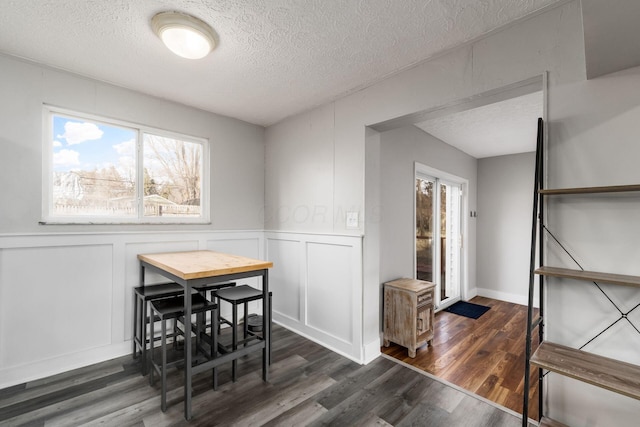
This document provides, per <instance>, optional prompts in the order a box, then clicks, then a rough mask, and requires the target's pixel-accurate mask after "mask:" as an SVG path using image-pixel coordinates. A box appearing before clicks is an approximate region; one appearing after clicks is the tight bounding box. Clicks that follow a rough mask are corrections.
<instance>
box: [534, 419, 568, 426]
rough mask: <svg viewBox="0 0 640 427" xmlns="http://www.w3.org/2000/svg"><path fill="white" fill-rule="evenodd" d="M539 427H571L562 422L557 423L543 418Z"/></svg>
mask: <svg viewBox="0 0 640 427" xmlns="http://www.w3.org/2000/svg"><path fill="white" fill-rule="evenodd" d="M539 426H540V427H569V426H567V425H566V424H562V423H561V422H560V421H556V420H553V419H551V418H547V417H542V419H540V424H539Z"/></svg>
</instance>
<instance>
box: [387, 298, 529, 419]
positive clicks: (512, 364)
mask: <svg viewBox="0 0 640 427" xmlns="http://www.w3.org/2000/svg"><path fill="white" fill-rule="evenodd" d="M470 302H473V303H476V304H481V305H486V306H489V307H491V309H490V310H489V311H487V312H486V313H485V314H483V315H482V316H481V317H480V318H478V319H469V318H466V317H463V316H458V315H456V314H452V313H449V312H446V311H440V312H438V313H437V314H436V320H435V337H434V339H433V346H432V347H428V346H423V347H422V348H420V349H418V351H417V354H416V357H415V359H412V358H410V357H409V356H408V355H407V350H406V349H405V348H404V347H401V346H399V345H396V344H392V345H391V346H389V347H388V348H384V347H382V352H383V353H384V354H386V355H389V356H391V357H393V358H395V359H397V360H400V361H402V362H404V363H407V364H409V365H411V366H413V367H415V368H418V369H421V370H423V371H425V372H428V373H430V374H432V375H434V376H436V377H438V378H441V379H443V380H445V381H449V382H450V383H453V384H455V385H457V386H459V387H462V388H463V389H465V390H468V391H471V392H473V393H475V394H477V395H479V396H482V397H484V398H486V399H489V400H491V401H492V402H495V403H497V404H499V405H501V406H504V407H506V408H508V409H511V410H513V411H515V412H517V413H519V414H522V403H523V398H524V394H523V393H524V363H525V359H524V351H525V333H526V325H527V307H526V306H524V305H518V304H512V303H508V302H504V301H498V300H494V299H490V298H484V297H475V298H473V299H472V300H471V301H470ZM535 343H537V340H535V342H534V345H535ZM532 371H533V372H532V375H531V381H532V382H531V384H532V385H534V386H535V387H532V392H531V394H530V397H531V404H530V405H529V418H532V419H537V416H538V407H537V378H538V372H537V369H533V370H532Z"/></svg>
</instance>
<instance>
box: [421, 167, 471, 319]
mask: <svg viewBox="0 0 640 427" xmlns="http://www.w3.org/2000/svg"><path fill="white" fill-rule="evenodd" d="M461 199H462V187H461V185H460V184H458V183H453V182H448V181H445V180H442V179H439V178H437V177H429V176H426V175H422V174H417V175H416V241H415V247H416V264H415V265H416V278H417V279H419V280H426V281H429V282H433V283H435V284H436V292H435V294H436V301H435V304H436V308H442V307H445V306H448V305H450V304H453V303H454V302H456V301H458V300H460V273H461V247H462V233H461Z"/></svg>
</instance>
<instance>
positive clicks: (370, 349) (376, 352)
mask: <svg viewBox="0 0 640 427" xmlns="http://www.w3.org/2000/svg"><path fill="white" fill-rule="evenodd" d="M380 340H381V338H376V339H374V340H373V341H371V342H370V343H368V344H365V345H364V354H363V360H362V361H363V363H364V364H365V365H366V364H368V363H370V362H373V361H374V360H375V359H377V358H378V356H380V354H381V353H380V347H381V341H380Z"/></svg>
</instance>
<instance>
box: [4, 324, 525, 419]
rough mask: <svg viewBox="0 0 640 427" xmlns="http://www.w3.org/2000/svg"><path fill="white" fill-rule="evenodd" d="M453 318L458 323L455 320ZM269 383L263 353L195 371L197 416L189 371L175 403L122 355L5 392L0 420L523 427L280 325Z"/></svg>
mask: <svg viewBox="0 0 640 427" xmlns="http://www.w3.org/2000/svg"><path fill="white" fill-rule="evenodd" d="M454 323H455V322H454ZM273 337H274V341H273V353H272V354H273V359H272V365H271V366H270V368H269V373H270V381H269V382H268V383H265V382H263V381H262V377H261V370H262V367H261V358H260V355H249V356H246V357H243V358H242V359H240V360H239V363H238V371H239V375H238V380H237V382H235V383H233V382H231V364H230V363H229V364H225V365H224V366H222V367H220V368H219V387H218V389H217V390H213V389H212V382H211V380H212V377H211V372H202V373H200V374H198V375H196V376H195V377H194V379H193V401H192V403H193V405H192V408H193V416H194V417H193V419H192V420H190V421H186V420H185V419H184V414H183V409H184V405H183V400H182V399H183V395H184V388H183V386H182V382H183V372H182V371H181V370H178V369H170V370H169V371H168V376H167V387H168V393H167V398H168V408H167V411H166V412H164V413H163V412H162V411H161V410H160V384H159V382H157V383H156V384H155V386H153V387H152V386H150V385H149V381H148V377H144V376H142V375H141V374H140V372H139V364H138V361H135V360H133V359H132V358H131V357H130V356H125V357H121V358H118V359H114V360H111V361H107V362H104V363H101V364H97V365H94V366H91V367H86V368H82V369H79V370H75V371H71V372H68V373H65V374H62V375H58V376H54V377H49V378H47V379H43V380H40V381H34V382H29V383H26V384H22V385H18V386H15V387H11V388H8V389H5V390H0V425H1V426H5V425H6V426H12V427H13V426H30V427H35V426H74V427H75V426H114V427H116V426H117V427H149V426H153V427H187V426H188V427H200V426H202V427H205V426H206V427H209V426H218V425H219V426H252V427H253V426H263V425H267V426H296V427H297V426H306V425H323V426H324V425H335V426H344V425H349V426H371V425H376V426H396V425H420V426H422V425H425V424H424V423H425V422H426V421H428V425H429V426H433V427H445V426H446V427H450V426H458V425H470V426H480V425H486V426H489V425H491V426H493V425H504V426H508V427H509V426H514V427H515V426H518V425H519V424H520V421H519V418H518V417H516V416H513V415H511V414H509V413H506V412H503V411H500V410H499V409H496V408H495V407H494V406H492V405H489V404H487V403H486V402H483V401H481V400H478V399H476V398H474V397H472V396H469V395H468V394H465V393H463V392H461V391H460V390H458V389H455V388H452V387H449V386H447V385H446V384H443V383H441V382H438V381H436V380H434V379H432V378H429V377H427V376H426V375H423V374H421V373H419V372H416V371H415V370H412V369H409V368H407V367H405V366H403V365H401V364H399V363H397V362H395V361H392V360H389V359H387V358H383V357H380V358H378V359H376V360H374V361H373V362H371V363H369V364H367V365H364V366H362V365H360V364H358V363H355V362H353V361H351V360H349V359H347V358H345V357H342V356H340V355H339V354H337V353H334V352H332V351H330V350H328V349H326V348H324V347H322V346H320V345H318V344H316V343H313V342H311V341H309V340H307V339H305V338H303V337H301V336H298V335H296V334H294V333H292V332H290V331H288V330H286V329H285V328H282V327H280V326H277V325H274V328H273Z"/></svg>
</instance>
